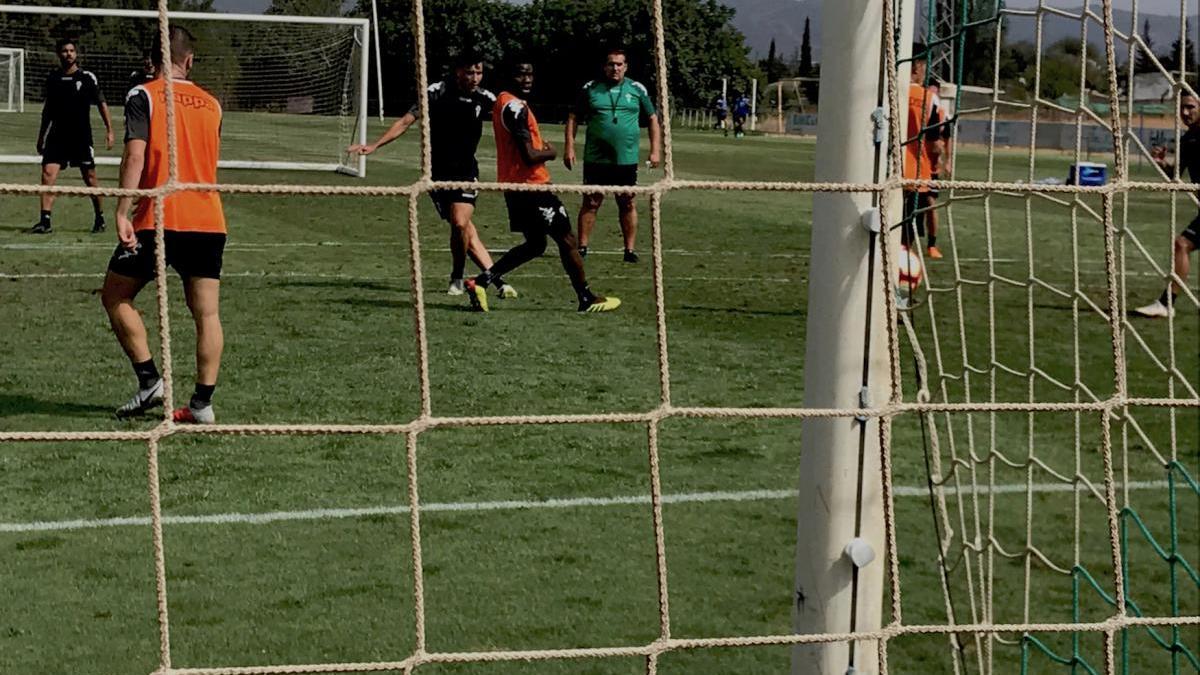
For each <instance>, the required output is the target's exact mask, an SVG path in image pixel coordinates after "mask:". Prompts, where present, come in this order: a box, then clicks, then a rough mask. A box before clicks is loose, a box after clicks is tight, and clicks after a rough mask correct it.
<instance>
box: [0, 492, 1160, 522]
mask: <svg viewBox="0 0 1200 675" xmlns="http://www.w3.org/2000/svg"><path fill="white" fill-rule="evenodd" d="M1127 487H1128V489H1130V490H1152V489H1163V488H1166V487H1167V481H1164V480H1156V481H1134V482H1130V483H1129V485H1128V486H1127ZM1026 489H1028V488H1027V486H1026V485H1024V484H1010V485H996V486H994V487H991V488H988V487H981V488H979V489H978V490H975V489H973V488H966V489H963V490H960V491H957V492H959V493H960V494H962V495H971V494H974V493H975V492H979V493H980V494H987V493H991V494H1000V495H1005V494H1024V493H1025V491H1026ZM1117 489H1118V490H1120V489H1123V486H1121V485H1117ZM1032 491H1033V492H1034V493H1053V492H1073V491H1078V492H1085V491H1086V488H1085V487H1083V486H1081V485H1080V486H1077V485H1070V484H1064V483H1042V484H1035V485H1033V486H1032ZM893 493H894V494H895V495H896V496H897V497H906V498H907V497H923V496H926V495H927V494H928V488H926V487H923V486H899V487H897V488H895V489H894V490H893ZM947 493H949V494H947V497H948V498H951V499H953V497H954V493H955V491H954V490H947ZM796 494H797V492H796V491H795V490H742V491H718V492H686V493H678V494H669V495H663V498H662V501H663V503H664V504H716V503H722V502H760V501H772V500H782V499H791V498H793V497H795V496H796ZM649 503H650V495H626V496H615V497H571V498H563V499H545V500H503V501H488V502H444V503H438V502H433V503H429V504H422V505H421V511H422V512H423V513H472V512H486V511H521V510H533V509H568V508H581V507H583V508H595V507H608V506H638V505H648V504H649ZM409 511H410V509H409V507H408V506H405V505H396V506H369V507H363V508H341V509H306V510H301V511H267V512H262V513H213V514H207V515H195V516H173V515H165V514H164V515H163V519H162V520H163V523H164V524H166V525H268V524H271V523H278V522H286V521H309V520H339V519H344V518H367V517H371V516H394V515H404V514H407V513H409ZM149 524H150V518H149V517H147V516H138V517H127V518H94V519H77V520H53V521H31V522H24V523H0V533H18V534H19V533H28V532H65V531H71V530H92V529H102V528H109V527H144V526H147V525H149Z"/></svg>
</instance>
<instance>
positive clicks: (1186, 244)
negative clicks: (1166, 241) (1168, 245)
mask: <svg viewBox="0 0 1200 675" xmlns="http://www.w3.org/2000/svg"><path fill="white" fill-rule="evenodd" d="M1195 250H1196V242H1194V241H1192V240H1191V239H1188V238H1187V237H1185V236H1183V235H1182V234H1181V235H1178V236H1177V237H1175V252H1176V253H1185V254H1186V253H1191V252H1192V251H1195Z"/></svg>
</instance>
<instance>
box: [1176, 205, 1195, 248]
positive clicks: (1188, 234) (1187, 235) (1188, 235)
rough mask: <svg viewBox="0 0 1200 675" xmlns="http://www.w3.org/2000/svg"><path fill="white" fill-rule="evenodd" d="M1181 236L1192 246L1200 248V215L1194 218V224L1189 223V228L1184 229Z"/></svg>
mask: <svg viewBox="0 0 1200 675" xmlns="http://www.w3.org/2000/svg"><path fill="white" fill-rule="evenodd" d="M1179 235H1180V236H1181V237H1183V238H1184V239H1187V240H1188V241H1190V242H1192V246H1194V247H1196V248H1200V213H1197V214H1196V217H1195V218H1192V222H1190V223H1188V225H1187V227H1185V228H1183V232H1180V233H1179Z"/></svg>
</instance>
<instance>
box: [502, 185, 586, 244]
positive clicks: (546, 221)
mask: <svg viewBox="0 0 1200 675" xmlns="http://www.w3.org/2000/svg"><path fill="white" fill-rule="evenodd" d="M504 204H505V205H506V206H508V227H509V229H511V230H512V231H513V232H524V233H526V234H538V233H539V232H540V233H543V234H551V235H556V236H557V235H564V234H567V233H569V232H570V231H571V218H570V216H568V215H567V209H566V207H565V206H563V203H562V201H560V200H559V198H558V197H557V196H555V195H553V194H551V193H549V192H505V193H504Z"/></svg>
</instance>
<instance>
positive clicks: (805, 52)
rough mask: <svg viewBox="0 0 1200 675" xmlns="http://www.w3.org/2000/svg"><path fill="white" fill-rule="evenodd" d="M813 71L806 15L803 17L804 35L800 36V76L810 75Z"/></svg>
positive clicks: (810, 40)
mask: <svg viewBox="0 0 1200 675" xmlns="http://www.w3.org/2000/svg"><path fill="white" fill-rule="evenodd" d="M812 72H813V60H812V36H811V34H810V33H809V30H808V17H807V16H806V17H804V35H803V36H801V38H800V70H799V72H797V73H796V74H797V75H799V76H800V77H810V76H811V75H812Z"/></svg>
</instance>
